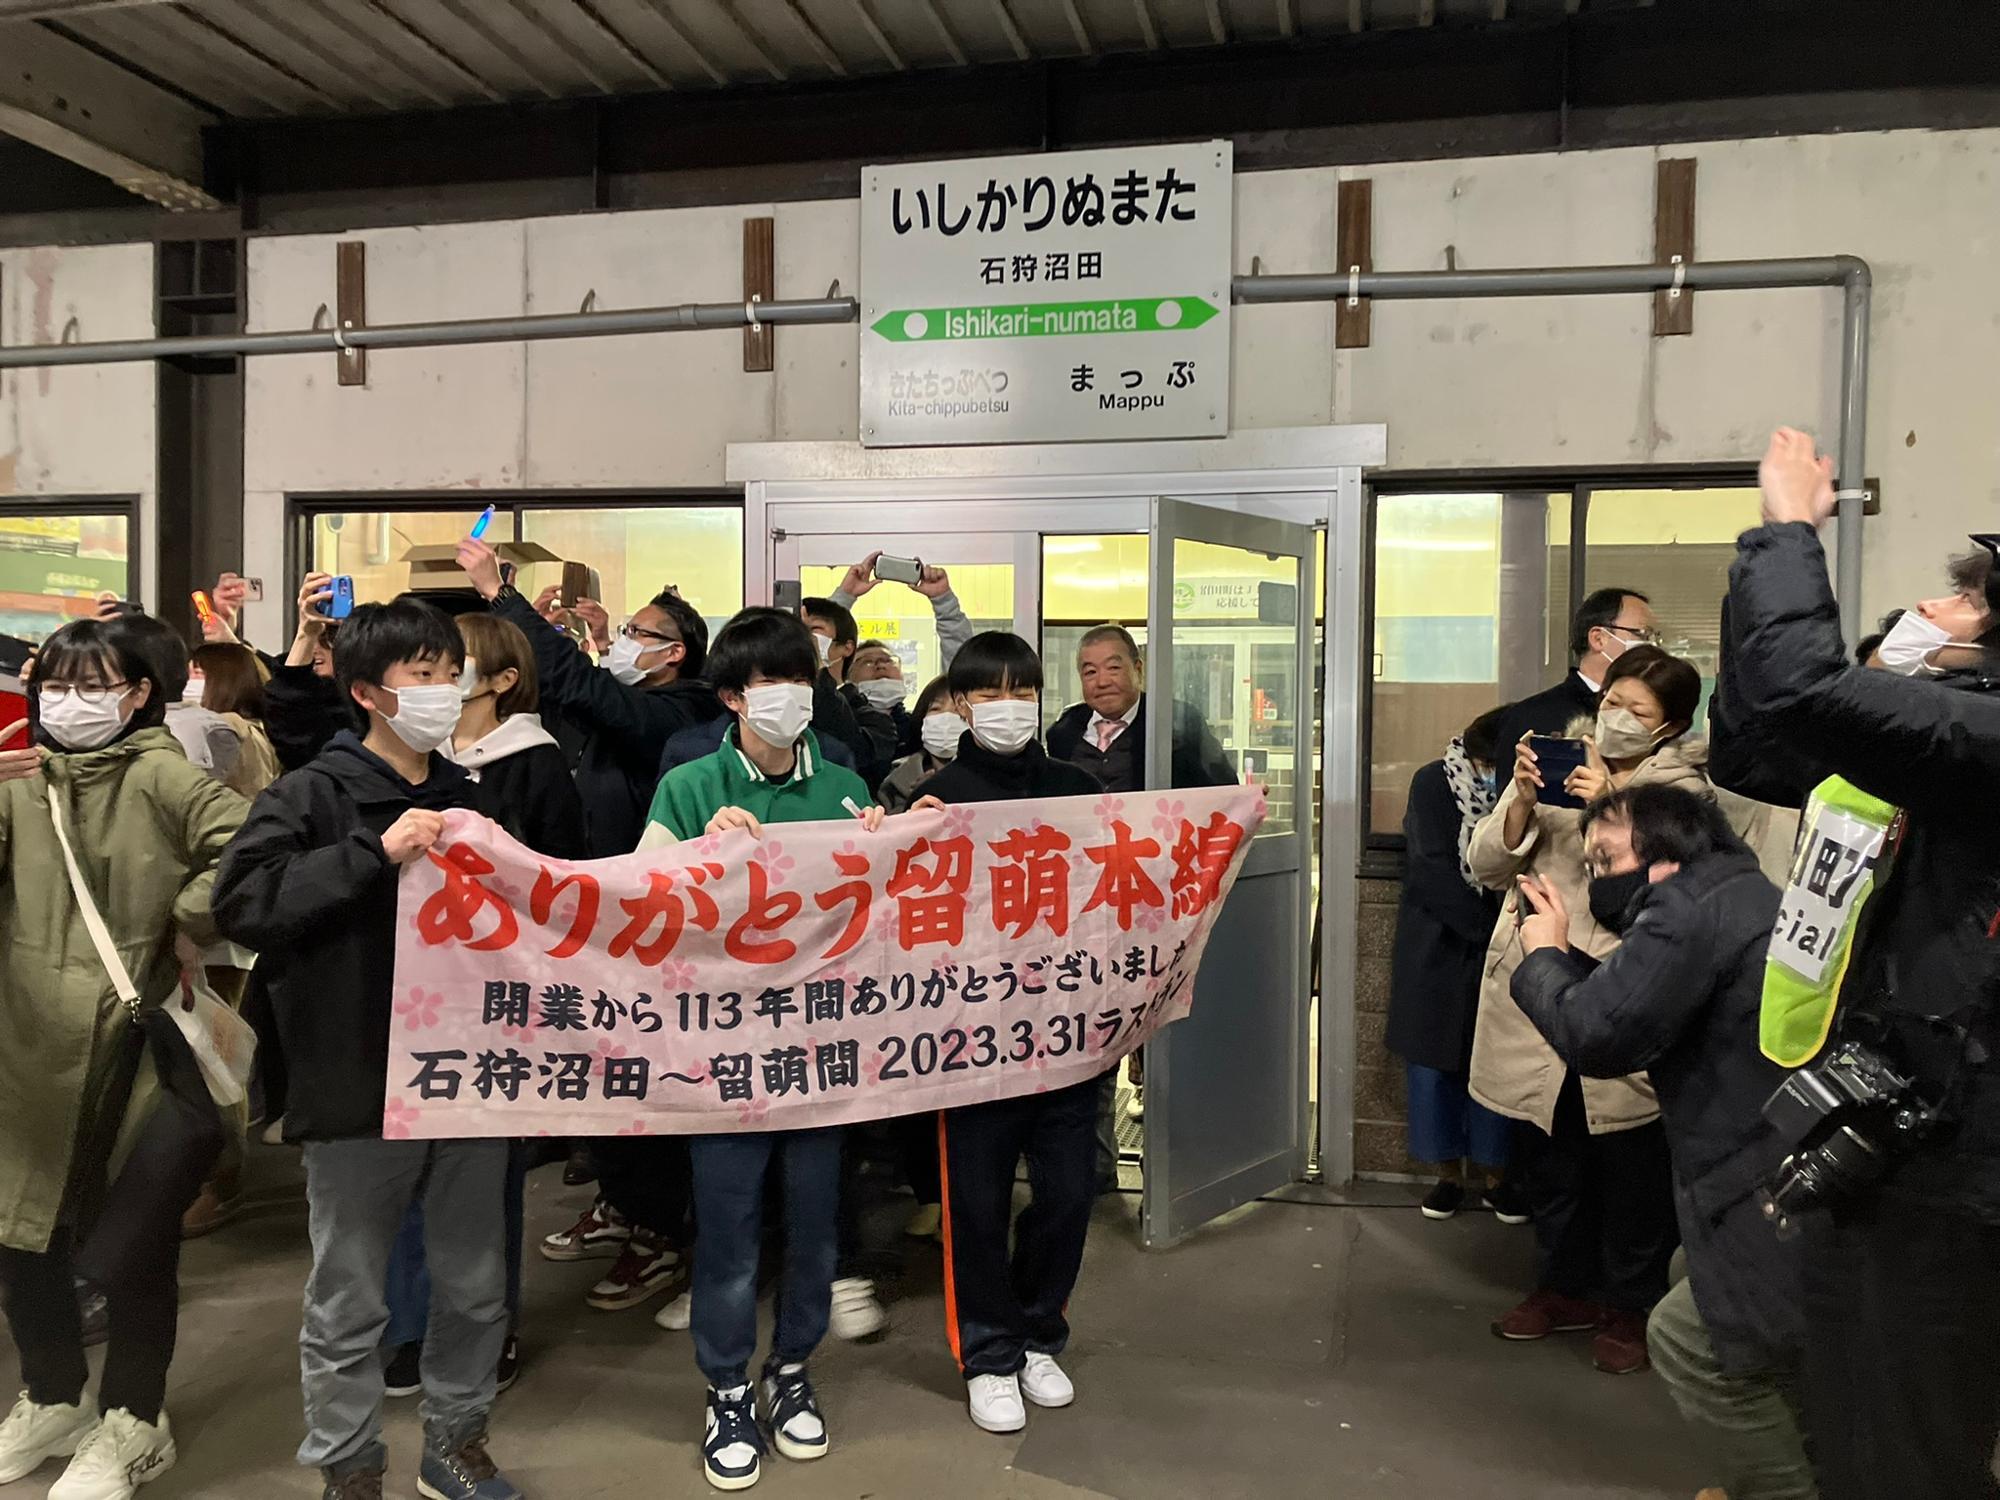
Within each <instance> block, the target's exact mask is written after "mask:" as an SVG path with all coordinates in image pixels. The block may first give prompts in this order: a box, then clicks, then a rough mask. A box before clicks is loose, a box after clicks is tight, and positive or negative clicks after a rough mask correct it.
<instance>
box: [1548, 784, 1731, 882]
mask: <svg viewBox="0 0 2000 1500" xmlns="http://www.w3.org/2000/svg"><path fill="white" fill-rule="evenodd" d="M1606 818H1609V819H1611V820H1612V821H1613V822H1619V823H1625V824H1629V825H1630V827H1631V829H1632V852H1633V853H1634V854H1636V855H1638V856H1639V863H1640V864H1642V865H1655V864H1661V863H1673V864H1681V865H1685V864H1689V863H1692V862H1693V861H1695V860H1697V859H1700V858H1701V857H1702V856H1703V855H1704V854H1714V853H1717V852H1718V851H1721V850H1726V849H1742V848H1744V847H1745V846H1744V843H1743V840H1742V839H1740V838H1738V837H1737V836H1736V830H1735V829H1733V828H1731V827H1730V826H1729V819H1728V817H1727V816H1725V815H1724V813H1723V811H1722V809H1721V807H1719V806H1718V805H1717V804H1716V802H1715V799H1714V798H1712V797H1704V796H1702V795H1701V794H1700V793H1699V792H1691V791H1689V790H1688V789H1687V788H1686V787H1680V786H1662V785H1660V784H1659V783H1657V782H1643V781H1642V782H1640V783H1639V784H1638V785H1637V786H1628V787H1623V788H1621V789H1620V790H1618V791H1615V792H1612V793H1611V794H1610V795H1609V796H1605V797H1600V798H1598V799H1597V801H1595V802H1593V803H1591V804H1590V805H1589V806H1587V807H1585V808H1584V810H1583V819H1582V827H1583V835H1584V837H1585V838H1589V837H1590V830H1591V828H1592V827H1594V826H1595V825H1596V824H1598V823H1600V822H1602V821H1603V820H1604V819H1606Z"/></svg>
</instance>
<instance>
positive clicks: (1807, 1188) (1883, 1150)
mask: <svg viewBox="0 0 2000 1500" xmlns="http://www.w3.org/2000/svg"><path fill="white" fill-rule="evenodd" d="M1764 1118H1765V1119H1767V1120H1769V1121H1770V1122H1771V1125H1772V1127H1773V1128H1774V1129H1775V1130H1776V1131H1777V1132H1778V1135H1779V1137H1780V1139H1783V1140H1789V1141H1793V1142H1795V1143H1796V1144H1795V1145H1794V1146H1793V1147H1792V1149H1791V1152H1790V1154H1788V1155H1787V1156H1786V1157H1785V1159H1784V1160H1783V1161H1782V1162H1780V1163H1779V1164H1778V1169H1777V1171H1776V1172H1775V1173H1773V1174H1772V1176H1771V1179H1770V1180H1769V1181H1768V1182H1767V1183H1766V1184H1765V1185H1764V1187H1763V1189H1762V1190H1761V1191H1760V1192H1759V1194H1758V1202H1759V1204H1760V1205H1761V1206H1762V1208H1763V1210H1764V1217H1765V1218H1767V1219H1769V1220H1770V1221H1771V1222H1772V1223H1773V1224H1774V1225H1775V1226H1776V1227H1777V1229H1778V1232H1779V1233H1780V1234H1789V1233H1790V1232H1791V1231H1792V1229H1793V1227H1794V1225H1793V1220H1794V1219H1795V1218H1796V1217H1797V1216H1798V1215H1799V1214H1801V1213H1804V1212H1806V1211H1807V1210H1809V1209H1813V1208H1820V1207H1824V1206H1825V1205H1826V1204H1828V1203H1831V1202H1834V1201H1835V1200H1838V1199H1845V1198H1852V1197H1855V1196H1856V1195H1858V1194H1860V1193H1863V1192H1865V1191H1867V1189H1869V1188H1870V1187H1872V1186H1874V1184H1875V1183H1877V1182H1879V1181H1881V1179H1882V1178H1883V1176H1884V1175H1886V1174H1887V1172H1888V1170H1889V1168H1890V1167H1891V1166H1892V1165H1893V1164H1894V1163H1895V1162H1896V1161H1897V1160H1898V1159H1899V1158H1901V1157H1902V1156H1904V1155H1906V1154H1907V1153H1908V1152H1909V1151H1910V1150H1912V1149H1913V1148H1914V1147H1915V1146H1916V1145H1917V1143H1918V1142H1920V1141H1922V1140H1923V1139H1924V1137H1925V1136H1927V1135H1929V1134H1930V1132H1931V1131H1932V1129H1933V1128H1934V1127H1935V1126H1936V1125H1937V1123H1938V1112H1937V1110H1935V1109H1934V1108H1933V1107H1932V1106H1931V1105H1929V1104H1928V1103H1926V1102H1925V1101H1924V1099H1923V1098H1922V1097H1921V1096H1920V1095H1919V1094H1918V1093H1917V1091H1916V1089H1915V1087H1914V1086H1913V1085H1912V1084H1911V1082H1910V1080H1909V1079H1907V1078H1905V1077H1904V1076H1903V1075H1902V1074H1901V1073H1898V1072H1897V1071H1896V1069H1895V1068H1894V1067H1892V1066H1891V1065H1890V1064H1889V1061H1888V1059H1887V1058H1885V1057H1883V1056H1882V1054H1881V1053H1879V1052H1877V1051H1876V1050H1875V1049H1874V1048H1872V1047H1870V1046H1868V1045H1866V1044H1865V1043H1862V1042H1847V1043H1844V1044H1842V1045H1841V1046H1840V1047H1838V1048H1836V1049H1835V1050H1834V1051H1832V1052H1830V1053H1828V1054H1827V1055H1826V1056H1825V1057H1824V1058H1822V1059H1821V1060H1820V1061H1819V1062H1817V1063H1815V1064H1813V1065H1812V1066H1811V1067H1809V1068H1802V1069H1800V1070H1799V1071H1798V1072H1796V1073H1794V1074H1792V1076H1791V1077H1789V1078H1787V1079H1786V1080H1785V1081H1784V1083H1783V1084H1782V1085H1780V1086H1779V1088H1778V1091H1777V1092H1776V1093H1775V1094H1773V1095H1772V1096H1771V1097H1770V1099H1769V1100H1768V1101H1767V1102H1766V1103H1765V1105H1764Z"/></svg>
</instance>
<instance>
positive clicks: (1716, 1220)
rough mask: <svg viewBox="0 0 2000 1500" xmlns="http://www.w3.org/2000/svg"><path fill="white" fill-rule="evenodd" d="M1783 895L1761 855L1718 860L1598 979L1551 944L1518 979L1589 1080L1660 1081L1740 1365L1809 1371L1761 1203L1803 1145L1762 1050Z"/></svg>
mask: <svg viewBox="0 0 2000 1500" xmlns="http://www.w3.org/2000/svg"><path fill="white" fill-rule="evenodd" d="M1777 914H1778V888H1777V887H1776V886H1774V885H1772V884H1771V882H1770V881H1768V880H1766V879H1765V878H1764V876H1763V874H1762V872H1761V871H1759V870H1758V868H1757V859H1756V856H1755V855H1753V854H1752V853H1751V852H1750V851H1749V850H1748V849H1744V848H1736V849H1731V850H1726V851H1723V852H1720V853H1716V854H1711V855H1706V856H1704V857H1703V858H1701V859H1699V860H1696V861H1695V862H1694V863H1693V864H1690V865H1687V866H1684V867H1683V868H1682V869H1681V870H1680V871H1678V872H1677V873H1676V874H1673V875H1671V876H1669V877H1667V878H1666V879H1665V880H1663V881H1661V882H1659V883H1658V884H1657V885H1653V886H1651V887H1649V888H1648V889H1647V891H1646V894H1645V896H1644V898H1643V899H1642V902H1641V904H1640V907H1639V915H1638V920H1637V921H1636V922H1635V923H1634V924H1633V926H1632V928H1631V930H1630V931H1629V932H1627V933H1626V935H1625V940H1624V941H1623V942H1622V943H1620V944H1619V946H1618V948H1617V950H1616V951H1615V952H1613V953H1612V954H1611V956H1610V957H1608V958H1606V959H1605V960H1604V962H1603V963H1602V964H1600V965H1598V966H1597V967H1596V968H1595V970H1592V968H1591V967H1590V961H1589V960H1588V959H1586V958H1584V957H1582V956H1581V955H1578V954H1574V953H1572V952H1569V951H1568V950H1563V949H1555V948H1543V949H1540V950H1538V951H1537V952H1534V953H1531V954H1529V955H1528V957H1527V958H1526V959H1525V960H1523V962H1522V964H1521V966H1520V968H1518V969H1517V970H1515V971H1514V982H1513V989H1512V993H1513V996H1514V1003H1515V1004H1517V1005H1519V1006H1520V1007H1521V1009H1522V1010H1523V1011H1525V1012H1526V1013H1527V1015H1528V1018H1529V1019H1530V1020H1532V1021H1533V1022H1534V1023H1535V1025H1536V1027H1537V1028H1538V1029H1539V1030H1540V1031H1541V1033H1542V1035H1544V1036H1545V1037H1547V1038H1548V1039H1549V1044H1550V1045H1551V1046H1552V1047H1554V1048H1555V1050H1556V1053H1557V1054H1558V1055H1559V1056H1560V1057H1561V1058H1562V1059H1563V1061H1564V1062H1566V1063H1568V1064H1569V1065H1570V1066H1571V1067H1573V1068H1575V1069H1576V1070H1577V1071H1578V1072H1579V1073H1582V1074H1586V1075H1588V1076H1590V1077H1593V1078H1618V1077H1622V1076H1624V1075H1625V1074H1627V1073H1637V1072H1641V1071H1645V1072H1648V1073H1650V1074H1651V1076H1652V1080H1653V1088H1654V1090H1655V1091H1656V1092H1657V1093H1658V1094H1659V1096H1660V1121H1661V1124H1662V1125H1664V1126H1665V1128H1666V1132H1667V1145H1668V1149H1669V1150H1670V1151H1671V1152H1672V1154H1673V1163H1674V1209H1675V1212H1676V1214H1677V1216H1678V1217H1679V1220H1680V1227H1681V1241H1682V1243H1683V1244H1684V1245H1685V1246H1686V1248H1687V1256H1688V1280H1689V1283H1690V1285H1691V1287H1692V1290H1693V1292H1694V1300H1695V1306H1696V1307H1698V1308H1699V1309H1700V1310H1701V1320H1702V1322H1703V1323H1705V1324H1706V1325H1707V1326H1708V1331H1709V1334H1710V1336H1711V1337H1712V1338H1713V1339H1714V1340H1715V1347H1716V1352H1717V1354H1718V1355H1719V1356H1720V1358H1721V1359H1722V1362H1723V1364H1724V1366H1725V1367H1726V1368H1728V1369H1731V1370H1735V1371H1743V1372H1748V1371H1758V1370H1771V1369H1782V1368H1785V1367H1787V1366H1790V1365H1793V1364H1795V1363H1796V1361H1797V1359H1798V1351H1799V1345H1800V1337H1801V1334H1802V1332H1803V1325H1804V1319H1803V1288H1802V1286H1801V1283H1800V1280H1799V1256H1798V1246H1797V1244H1796V1243H1786V1242H1784V1241H1781V1240H1779V1238H1778V1237H1777V1234H1776V1232H1775V1231H1774V1230H1773V1229H1772V1228H1771V1226H1770V1225H1769V1224H1768V1223H1767V1222H1766V1221H1765V1219H1764V1216H1763V1212H1762V1210H1761V1209H1760V1208H1759V1206H1758V1203H1757V1199H1756V1191H1757V1188H1758V1187H1759V1186H1760V1185H1761V1184H1762V1183H1763V1182H1764V1180H1765V1179H1766V1178H1767V1177H1768V1176H1769V1175H1770V1174H1771V1172H1772V1170H1773V1169H1774V1168H1775V1167H1776V1166H1777V1164H1778V1162H1779V1161H1780V1160H1781V1159H1782V1158H1783V1157H1784V1155H1785V1152H1786V1150H1787V1147H1788V1144H1789V1143H1787V1142H1785V1141H1782V1140H1779V1139H1778V1138H1777V1137H1776V1136H1775V1135H1774V1134H1773V1132H1772V1130H1771V1128H1770V1126H1769V1124H1768V1123H1767V1122H1766V1121H1765V1119H1764V1113H1763V1111H1764V1102H1765V1100H1767V1099H1769V1098H1770V1097H1771V1094H1772V1092H1773V1091H1774V1090H1775V1089H1776V1088H1777V1087H1778V1085H1779V1084H1780V1083H1781V1082H1782V1081H1783V1080H1784V1076H1785V1070H1784V1069H1782V1068H1780V1067H1779V1066H1778V1065H1777V1064H1776V1063H1774V1062H1771V1061H1770V1060H1769V1059H1767V1058H1766V1057H1765V1056H1764V1055H1763V1054H1762V1053H1761V1052H1759V1051H1758V1050H1757V1016H1758V1010H1759V1008H1760V1006H1761V1004H1762V998H1763V992H1764V953H1765V950H1766V949H1767V948H1768V947H1769V946H1770V941H1771V926H1772V923H1773V922H1774V921H1776V919H1777Z"/></svg>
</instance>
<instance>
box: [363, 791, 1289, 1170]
mask: <svg viewBox="0 0 2000 1500" xmlns="http://www.w3.org/2000/svg"><path fill="white" fill-rule="evenodd" d="M1263 818H1264V794H1263V792H1262V790H1261V789H1260V788H1257V787H1247V786H1246V787H1219V788H1209V789H1202V790H1197V791H1177V792H1166V793H1161V792H1146V793H1135V794H1131V795H1126V796H1108V795H1107V796H1100V797H1066V798H1061V799H1058V800H1051V801H1044V802H1003V803H990V804H983V805H975V806H965V807H954V808H950V809H948V810H946V811H943V812H938V811H931V812H922V813H906V814H904V815H903V816H901V817H897V818H890V819H888V820H887V821H886V822H885V823H884V824H883V825H882V828H881V830H880V831H879V832H876V833H872V834H871V833H867V832H865V831H863V830H862V828H861V827H860V826H859V825H858V824H856V823H849V822H836V823H787V824H777V825H773V826H771V827H768V828H766V829H765V830H764V836H763V837H762V838H761V839H758V838H753V837H751V836H750V835H749V834H748V833H745V832H741V831H737V832H732V833H728V834H720V835H710V836H707V837H704V838H698V839H691V840H689V841H688V842H686V843H683V844H678V845H676V846H674V847H672V848H669V849H656V850H647V851H644V852H641V853H637V854H627V855H622V856H620V857H619V858H616V859H601V860H591V861H586V862H579V863H575V864H571V863H566V862H564V861H561V860H551V859H544V858H542V857H541V856H540V855H538V854H536V853H534V852H533V851H532V850H530V849H527V848H524V847H523V846H522V845H520V844H518V843H516V842H515V841H514V840H513V839H511V838H509V837H508V836H507V835H506V834H505V833H504V832H502V831H501V829H500V828H499V827H498V826H497V825H496V824H494V823H491V822H489V821H487V820H486V819H485V818H481V817H478V816H475V815H473V814H471V813H453V814H451V815H450V816H449V817H448V819H447V821H446V827H445V835H444V837H443V838H442V839H441V840H440V841H439V843H438V846H437V848H436V849H435V850H434V851H433V852H432V853H431V854H430V855H429V856H428V857H426V858H424V859H421V860H418V861H417V862H416V863H414V864H412V865H411V866H410V867H409V868H408V870H406V871H405V872H404V875H403V878H402V887H401V893H400V910H399V912H398V920H397V947H396V989H395V1015H394V1018H393V1020H392V1022H391V1026H392V1031H391V1035H390V1046H389V1090H388V1098H387V1101H386V1105H385V1113H384V1118H383V1133H384V1134H385V1135H389V1136H415V1137H446V1136H523V1135H577V1136H589V1135H645V1134H688V1133H700V1132H709V1131H728V1130H788V1129H800V1128H804V1127H808V1126H815V1125H835V1124H840V1123H843V1122H846V1121H850V1120H867V1119H875V1118H879V1117H883V1116H888V1115H898V1114H907V1113H911V1112H914V1111H917V1110H929V1109H946V1108H950V1107H952V1106H954V1105H960V1104H971V1103H975V1102H977V1101H979V1100H982V1099H997V1098H1004V1097H1007V1096H1010V1095H1014V1094H1025V1093H1030V1092H1035V1091H1039V1090H1045V1089H1054V1088H1061V1087H1063V1086H1064V1085H1066V1084H1071V1083H1076V1082H1079V1081H1080V1080H1082V1079H1086V1078H1092V1077H1095V1076H1096V1075H1098V1074H1099V1073H1102V1072H1103V1071H1105V1069H1107V1068H1109V1067H1111V1066H1112V1064H1113V1063H1115V1062H1116V1061H1117V1060H1118V1059H1119V1058H1121V1057H1123V1056H1124V1055H1125V1054H1126V1053H1128V1052H1130V1051H1131V1050H1132V1049H1133V1048H1135V1047H1137V1046H1139V1045H1140V1044H1141V1043H1142V1042H1144V1041H1145V1040H1146V1039H1147V1038H1148V1037H1150V1036H1152V1035H1153V1033H1154V1032H1155V1031H1157V1030H1158V1029H1159V1028H1160V1027H1162V1026H1165V1025H1167V1024H1169V1023H1171V1022H1173V1021H1177V1020H1179V1019H1180V1018H1181V1017H1182V1016H1184V1015H1186V1014H1187V1013H1188V1007H1189V1006H1190V1005H1191V1004H1192V1003H1193V998H1194V976H1195V970H1196V967H1197V965H1199V963H1200V962H1201V954H1202V949H1203V947H1204V946H1205V945H1206V944H1207V941H1208V934H1209V930H1210V928H1211V927H1212V925H1213V923H1214V920H1215V915H1216V912H1217V911H1218V910H1219V909H1220V907H1221V905H1222V902H1223V899H1224V897H1226V896H1227V895H1228V893H1229V889H1230V887H1231V886H1232V885H1233V884H1234V883H1235V880H1236V873H1237V871H1238V870H1239V869H1240V868H1241V867H1242V864H1243V858H1244V856H1245V854H1246V853H1247V852H1248V851H1249V847H1250V839H1251V837H1252V835H1254V834H1255V832H1256V830H1257V826H1258V824H1259V823H1261V822H1262V821H1263Z"/></svg>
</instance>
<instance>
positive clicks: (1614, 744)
mask: <svg viewBox="0 0 2000 1500" xmlns="http://www.w3.org/2000/svg"><path fill="white" fill-rule="evenodd" d="M1653 744H1654V740H1653V731H1652V730H1650V729H1648V728H1647V727H1646V726H1645V725H1644V724H1642V723H1640V722H1639V716H1638V715H1637V714H1635V713H1633V712H1632V710H1631V709H1629V708H1619V707H1617V706H1615V705H1614V706H1612V707H1610V708H1602V709H1599V710H1598V712H1597V748H1598V750H1599V752H1600V753H1601V754H1602V755H1603V756H1604V758H1605V759H1606V760H1634V759H1636V758H1638V757H1639V756H1641V755H1646V754H1650V753H1651V751H1652V749H1653Z"/></svg>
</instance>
